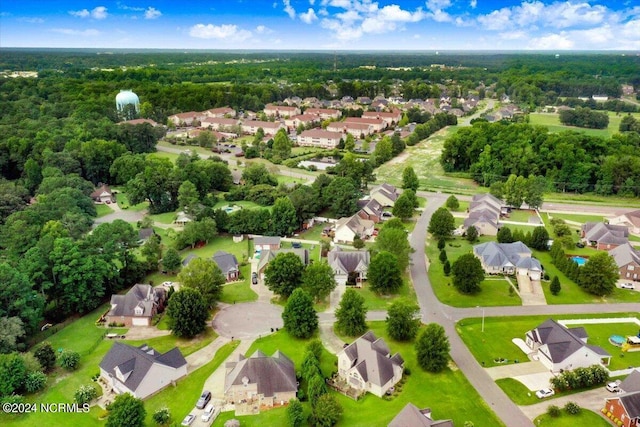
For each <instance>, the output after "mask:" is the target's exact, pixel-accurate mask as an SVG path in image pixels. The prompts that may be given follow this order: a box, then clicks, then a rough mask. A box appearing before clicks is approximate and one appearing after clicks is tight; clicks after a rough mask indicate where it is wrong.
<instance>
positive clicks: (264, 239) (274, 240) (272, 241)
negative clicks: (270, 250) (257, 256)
mask: <svg viewBox="0 0 640 427" xmlns="http://www.w3.org/2000/svg"><path fill="white" fill-rule="evenodd" d="M253 244H254V245H279V244H280V237H277V236H254V237H253Z"/></svg>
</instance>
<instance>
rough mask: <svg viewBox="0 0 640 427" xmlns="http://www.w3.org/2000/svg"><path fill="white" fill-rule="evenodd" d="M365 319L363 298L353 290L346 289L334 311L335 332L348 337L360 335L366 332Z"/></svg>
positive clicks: (365, 312) (365, 309)
mask: <svg viewBox="0 0 640 427" xmlns="http://www.w3.org/2000/svg"><path fill="white" fill-rule="evenodd" d="M366 317H367V307H366V306H365V305H364V297H363V296H362V295H360V294H358V292H356V291H355V290H354V289H347V290H346V291H345V293H344V294H343V295H342V299H341V300H340V305H339V306H338V309H337V310H336V324H335V328H336V330H337V331H338V332H340V333H342V334H345V335H348V336H350V337H354V336H357V335H362V334H363V333H364V332H365V331H366V330H367V323H366Z"/></svg>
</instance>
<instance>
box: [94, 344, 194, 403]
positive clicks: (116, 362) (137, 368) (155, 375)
mask: <svg viewBox="0 0 640 427" xmlns="http://www.w3.org/2000/svg"><path fill="white" fill-rule="evenodd" d="M186 375H187V361H186V360H185V358H184V356H183V355H182V353H180V350H179V349H178V348H177V347H174V348H173V349H171V350H169V351H167V352H166V353H164V354H162V353H159V352H158V351H156V350H154V349H153V348H151V347H149V346H148V345H146V344H142V345H141V346H138V347H134V346H130V345H127V344H124V343H121V342H118V341H115V342H114V343H113V346H112V347H111V349H110V350H109V351H108V352H107V354H106V355H105V356H104V358H103V359H102V361H101V362H100V376H101V377H102V378H104V379H105V380H106V382H107V384H108V385H109V386H110V387H111V388H112V390H113V391H114V392H115V393H117V394H121V393H131V394H132V395H133V396H134V397H137V398H138V399H144V398H146V397H149V396H151V395H152V394H154V393H157V392H159V391H160V390H162V389H163V388H165V387H167V386H169V385H171V384H175V382H176V381H177V380H179V379H180V378H182V377H184V376H186Z"/></svg>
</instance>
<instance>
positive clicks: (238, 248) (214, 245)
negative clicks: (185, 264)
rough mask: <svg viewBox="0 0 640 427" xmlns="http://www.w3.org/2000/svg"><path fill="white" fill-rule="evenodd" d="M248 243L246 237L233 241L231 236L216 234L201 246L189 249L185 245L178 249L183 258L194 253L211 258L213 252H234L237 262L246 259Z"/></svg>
mask: <svg viewBox="0 0 640 427" xmlns="http://www.w3.org/2000/svg"><path fill="white" fill-rule="evenodd" d="M250 244H251V243H250V242H249V241H248V240H247V239H244V240H243V241H241V242H238V243H235V242H234V241H233V238H232V237H231V236H216V237H214V238H213V239H212V240H210V241H209V243H208V244H206V245H205V246H203V247H201V248H197V249H191V248H189V247H187V248H185V249H183V250H182V251H180V256H181V257H182V258H184V257H186V256H187V255H189V254H194V255H196V256H199V257H200V258H211V257H212V256H213V254H214V253H216V252H218V251H225V252H229V253H231V254H234V255H235V256H236V258H237V259H238V262H239V263H242V262H244V261H246V260H247V259H248V255H247V252H248V248H249V245H250Z"/></svg>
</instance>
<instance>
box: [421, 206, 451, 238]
mask: <svg viewBox="0 0 640 427" xmlns="http://www.w3.org/2000/svg"><path fill="white" fill-rule="evenodd" d="M455 228H456V226H455V221H454V219H453V215H451V212H449V211H448V210H447V209H446V208H439V209H438V210H436V211H435V212H434V213H433V215H432V216H431V220H430V221H429V228H428V231H429V233H431V234H433V235H434V236H435V237H436V238H440V237H449V236H451V233H453V230H455Z"/></svg>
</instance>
